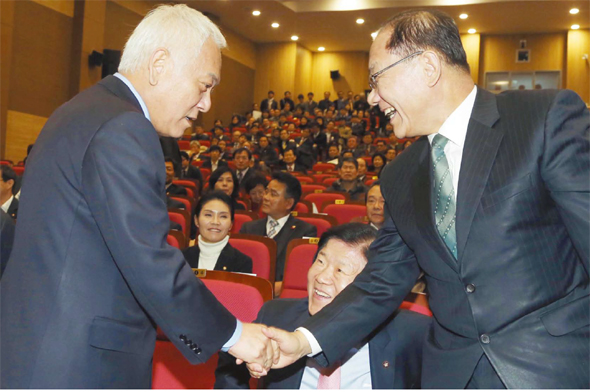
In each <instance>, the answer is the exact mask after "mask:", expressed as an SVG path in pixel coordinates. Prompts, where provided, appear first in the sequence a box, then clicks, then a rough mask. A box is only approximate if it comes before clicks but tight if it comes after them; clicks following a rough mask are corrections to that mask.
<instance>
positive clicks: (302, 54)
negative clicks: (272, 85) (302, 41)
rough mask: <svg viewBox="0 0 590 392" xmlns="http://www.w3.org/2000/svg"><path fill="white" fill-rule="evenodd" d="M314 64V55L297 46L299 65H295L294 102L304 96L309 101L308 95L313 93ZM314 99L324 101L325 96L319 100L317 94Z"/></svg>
mask: <svg viewBox="0 0 590 392" xmlns="http://www.w3.org/2000/svg"><path fill="white" fill-rule="evenodd" d="M312 64H313V54H312V53H311V52H310V51H309V50H307V49H305V48H304V47H303V46H300V45H297V63H296V65H295V89H294V90H295V91H291V92H292V94H291V95H292V98H293V102H298V101H297V95H299V94H303V95H304V96H305V97H306V99H307V93H308V92H310V91H311V70H312ZM314 94H315V95H316V96H315V97H314V98H315V100H316V101H318V99H323V95H320V98H318V94H317V92H314Z"/></svg>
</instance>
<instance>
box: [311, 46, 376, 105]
mask: <svg viewBox="0 0 590 392" xmlns="http://www.w3.org/2000/svg"><path fill="white" fill-rule="evenodd" d="M368 63H369V54H368V53H366V52H333V53H314V55H313V66H312V76H311V90H312V91H313V92H314V93H315V96H316V100H318V99H319V100H321V99H324V91H330V92H331V93H332V96H331V97H330V98H331V99H336V92H337V91H339V90H342V91H344V93H345V94H346V92H347V91H349V90H352V91H353V92H354V93H355V94H358V93H361V92H363V91H365V89H368V88H369V86H368V79H369V70H368V67H369V65H368ZM332 70H339V71H340V79H338V80H332V79H330V71H332Z"/></svg>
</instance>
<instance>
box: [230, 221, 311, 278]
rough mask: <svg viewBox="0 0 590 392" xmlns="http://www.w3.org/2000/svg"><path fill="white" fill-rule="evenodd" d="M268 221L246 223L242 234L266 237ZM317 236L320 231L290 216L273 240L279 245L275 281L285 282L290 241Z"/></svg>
mask: <svg viewBox="0 0 590 392" xmlns="http://www.w3.org/2000/svg"><path fill="white" fill-rule="evenodd" d="M266 221H267V218H263V219H258V220H255V221H252V222H246V223H244V224H243V225H242V228H241V229H240V233H244V234H256V235H262V236H265V237H266ZM317 236H318V230H317V228H316V227H315V226H314V225H311V224H309V223H307V222H304V221H302V220H299V219H297V218H294V217H293V216H292V215H289V219H287V222H285V225H284V226H283V228H282V229H281V231H279V232H278V234H277V235H275V237H274V238H273V240H274V241H275V242H276V243H277V268H276V274H275V277H276V278H275V279H276V280H277V281H282V280H283V272H284V270H285V260H286V256H287V245H289V241H291V240H292V239H295V238H303V237H317Z"/></svg>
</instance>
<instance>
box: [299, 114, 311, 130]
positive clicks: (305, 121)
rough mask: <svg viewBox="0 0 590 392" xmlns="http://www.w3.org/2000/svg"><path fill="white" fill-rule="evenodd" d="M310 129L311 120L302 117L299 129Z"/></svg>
mask: <svg viewBox="0 0 590 392" xmlns="http://www.w3.org/2000/svg"><path fill="white" fill-rule="evenodd" d="M308 128H309V119H308V118H307V117H301V119H300V120H299V129H308Z"/></svg>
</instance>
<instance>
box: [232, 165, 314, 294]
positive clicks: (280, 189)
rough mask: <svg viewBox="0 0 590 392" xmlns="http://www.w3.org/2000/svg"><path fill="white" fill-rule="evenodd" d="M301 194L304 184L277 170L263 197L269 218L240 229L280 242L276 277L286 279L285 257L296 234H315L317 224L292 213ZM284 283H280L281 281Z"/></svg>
mask: <svg viewBox="0 0 590 392" xmlns="http://www.w3.org/2000/svg"><path fill="white" fill-rule="evenodd" d="M300 198H301V184H300V183H299V181H298V180H297V179H296V178H295V177H293V176H292V175H291V174H289V173H284V172H275V173H273V175H272V180H271V181H270V182H269V184H268V186H267V187H266V191H265V192H264V196H263V198H262V212H264V213H265V214H267V215H268V216H267V218H265V219H259V220H256V221H253V222H246V223H244V224H243V225H242V228H241V229H240V233H244V234H256V235H262V236H267V237H269V238H272V239H273V240H275V242H276V243H277V266H276V276H275V278H276V281H277V282H280V281H282V280H283V272H284V269H285V258H286V253H287V245H288V244H289V241H291V240H292V239H295V238H303V237H315V236H317V229H316V227H315V226H313V225H311V224H309V223H307V222H303V221H301V220H299V219H297V218H295V217H293V216H292V215H291V211H293V209H294V208H295V206H296V205H297V203H298V202H299V199H300ZM277 286H280V285H277Z"/></svg>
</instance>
